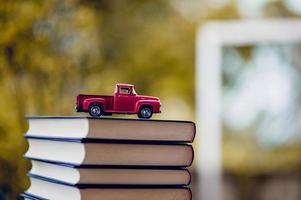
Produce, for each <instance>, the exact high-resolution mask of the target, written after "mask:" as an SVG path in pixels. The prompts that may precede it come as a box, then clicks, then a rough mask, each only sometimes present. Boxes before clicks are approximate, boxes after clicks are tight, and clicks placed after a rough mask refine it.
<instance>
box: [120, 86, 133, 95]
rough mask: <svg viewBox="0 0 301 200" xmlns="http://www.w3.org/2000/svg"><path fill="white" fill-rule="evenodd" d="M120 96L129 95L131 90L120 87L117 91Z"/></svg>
mask: <svg viewBox="0 0 301 200" xmlns="http://www.w3.org/2000/svg"><path fill="white" fill-rule="evenodd" d="M119 93H120V94H131V90H130V88H126V87H121V88H120V90H119Z"/></svg>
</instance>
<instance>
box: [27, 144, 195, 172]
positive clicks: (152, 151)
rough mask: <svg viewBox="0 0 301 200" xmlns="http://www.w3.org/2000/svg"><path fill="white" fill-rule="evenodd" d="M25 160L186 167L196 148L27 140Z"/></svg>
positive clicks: (76, 164)
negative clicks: (27, 146)
mask: <svg viewBox="0 0 301 200" xmlns="http://www.w3.org/2000/svg"><path fill="white" fill-rule="evenodd" d="M28 142H29V148H28V151H27V152H26V154H25V157H27V158H31V159H35V160H45V161H50V162H57V163H67V164H70V165H75V166H78V165H83V166H90V165H98V166H144V167H145V166H154V167H187V166H190V165H191V163H192V161H193V148H192V146H191V145H187V144H126V143H122V144H120V143H82V142H71V141H55V140H45V139H33V138H30V139H28Z"/></svg>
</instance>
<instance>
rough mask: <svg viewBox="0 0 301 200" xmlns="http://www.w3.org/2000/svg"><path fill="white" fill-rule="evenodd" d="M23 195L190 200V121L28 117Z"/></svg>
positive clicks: (74, 199) (192, 128)
mask: <svg viewBox="0 0 301 200" xmlns="http://www.w3.org/2000/svg"><path fill="white" fill-rule="evenodd" d="M28 120H29V129H28V131H27V133H26V134H25V138H26V139H27V141H28V143H29V148H28V151H27V152H26V154H25V157H26V158H28V159H30V160H31V163H32V168H31V170H30V172H29V173H28V176H29V179H30V187H29V189H28V190H27V191H25V192H24V193H23V195H22V196H23V197H24V198H25V199H55V200H61V199H62V200H63V199H64V200H65V199H72V200H77V199H82V200H96V199H104V200H190V199H192V196H191V191H190V189H189V184H190V180H191V177H190V173H189V171H188V170H187V169H186V168H187V167H189V166H190V165H191V164H192V162H193V148H192V146H191V145H190V144H191V143H192V142H193V139H194V137H195V124H194V123H193V122H190V121H174V120H138V119H119V118H90V117H28Z"/></svg>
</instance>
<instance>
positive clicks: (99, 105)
mask: <svg viewBox="0 0 301 200" xmlns="http://www.w3.org/2000/svg"><path fill="white" fill-rule="evenodd" d="M76 104H77V105H76V110H77V112H89V113H90V115H91V116H93V117H96V116H100V115H110V114H112V113H119V114H138V117H139V118H151V117H152V114H153V113H160V112H161V111H160V107H161V102H160V99H159V98H157V97H151V96H142V95H138V94H137V93H136V92H135V89H134V86H133V85H131V84H121V83H119V84H116V87H115V92H114V96H105V95H83V94H80V95H78V96H77V102H76Z"/></svg>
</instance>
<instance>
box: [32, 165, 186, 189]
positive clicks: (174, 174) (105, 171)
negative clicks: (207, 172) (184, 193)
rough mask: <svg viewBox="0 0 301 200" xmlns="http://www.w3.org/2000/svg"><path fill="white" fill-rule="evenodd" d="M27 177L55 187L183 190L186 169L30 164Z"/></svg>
mask: <svg viewBox="0 0 301 200" xmlns="http://www.w3.org/2000/svg"><path fill="white" fill-rule="evenodd" d="M31 163H32V168H31V170H30V172H29V176H31V177H40V178H43V179H49V180H53V181H56V182H58V183H62V184H66V185H73V186H80V187H81V186H85V187H88V186H89V187H95V186H102V185H106V186H107V185H119V186H129V185H145V186H154V185H157V186H160V185H161V186H187V185H188V184H189V183H190V179H191V177H190V173H189V172H188V170H187V169H145V168H143V169H141V168H138V169H135V168H83V167H80V168H77V167H69V166H64V165H59V164H52V163H46V162H40V161H35V160H32V161H31Z"/></svg>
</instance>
